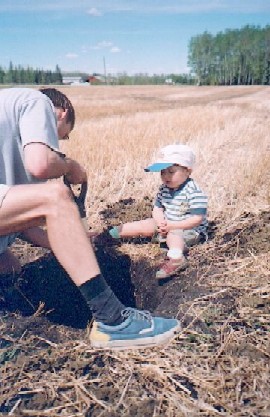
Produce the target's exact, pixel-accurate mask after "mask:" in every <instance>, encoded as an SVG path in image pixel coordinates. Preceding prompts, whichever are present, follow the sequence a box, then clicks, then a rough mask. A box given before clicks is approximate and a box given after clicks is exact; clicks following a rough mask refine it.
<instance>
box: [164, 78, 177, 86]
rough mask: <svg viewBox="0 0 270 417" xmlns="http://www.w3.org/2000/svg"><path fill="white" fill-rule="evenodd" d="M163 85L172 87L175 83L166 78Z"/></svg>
mask: <svg viewBox="0 0 270 417" xmlns="http://www.w3.org/2000/svg"><path fill="white" fill-rule="evenodd" d="M165 84H168V85H174V84H175V82H174V81H173V80H172V78H166V80H165Z"/></svg>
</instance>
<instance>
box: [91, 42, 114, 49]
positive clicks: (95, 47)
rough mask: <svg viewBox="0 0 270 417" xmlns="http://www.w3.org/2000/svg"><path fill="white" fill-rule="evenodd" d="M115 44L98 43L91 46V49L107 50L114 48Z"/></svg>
mask: <svg viewBox="0 0 270 417" xmlns="http://www.w3.org/2000/svg"><path fill="white" fill-rule="evenodd" d="M113 47H114V46H113V43H112V42H109V41H101V42H98V43H97V44H96V45H94V46H91V47H90V49H94V50H98V49H106V48H113Z"/></svg>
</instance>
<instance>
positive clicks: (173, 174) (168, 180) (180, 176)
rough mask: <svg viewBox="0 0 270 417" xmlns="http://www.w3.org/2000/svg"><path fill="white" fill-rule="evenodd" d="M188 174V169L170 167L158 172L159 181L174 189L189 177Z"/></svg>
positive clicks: (178, 166) (177, 166)
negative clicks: (159, 175)
mask: <svg viewBox="0 0 270 417" xmlns="http://www.w3.org/2000/svg"><path fill="white" fill-rule="evenodd" d="M190 172H191V171H190V169H188V168H186V167H182V166H180V165H172V166H171V167H169V168H166V169H163V170H162V171H161V172H160V174H161V180H162V182H163V184H165V185H166V186H167V187H169V188H172V189H176V188H178V187H179V186H180V185H181V184H183V183H184V182H185V181H186V179H187V178H188V177H189V176H190Z"/></svg>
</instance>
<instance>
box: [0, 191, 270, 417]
mask: <svg viewBox="0 0 270 417" xmlns="http://www.w3.org/2000/svg"><path fill="white" fill-rule="evenodd" d="M150 207H151V202H150V200H148V199H145V200H143V201H142V202H140V203H138V202H135V201H134V200H132V199H127V200H122V201H120V202H119V203H117V204H116V205H110V206H108V207H107V208H106V210H104V211H103V212H102V213H100V214H101V216H102V217H103V219H104V223H105V225H106V226H107V227H110V226H112V225H114V224H117V223H119V222H120V220H121V221H127V220H128V221H130V220H135V219H138V218H141V217H145V216H146V215H148V214H149V213H150ZM269 220H270V213H269V212H263V213H260V214H259V215H255V214H250V213H246V214H243V216H242V217H241V218H240V219H239V221H238V223H237V226H236V227H234V228H232V229H231V230H230V231H227V232H226V233H225V234H223V235H222V234H221V233H220V232H219V223H218V221H213V222H211V223H210V239H209V241H208V242H206V243H204V244H202V245H199V246H197V247H196V248H191V249H190V251H189V254H188V260H189V267H188V268H187V269H186V270H185V271H184V272H182V273H181V274H180V275H179V276H176V277H174V278H172V279H169V280H167V281H164V282H163V283H162V284H159V283H158V282H157V281H156V279H155V272H156V269H157V267H158V264H159V262H160V260H161V258H162V256H163V255H162V252H161V251H160V250H159V249H158V248H157V244H154V243H152V242H151V241H150V240H149V239H136V240H129V241H125V242H122V244H121V245H115V244H112V243H111V242H110V241H109V240H106V233H104V234H103V236H101V238H100V239H99V240H97V242H96V244H95V248H96V255H97V258H98V261H99V264H100V267H101V270H102V272H103V274H104V276H105V278H106V279H107V281H108V283H109V285H110V286H111V287H112V289H113V291H114V292H115V294H116V295H117V296H118V297H119V299H120V300H121V301H122V302H123V303H124V304H125V305H127V306H137V307H138V308H141V309H146V310H150V311H151V312H154V313H155V314H158V315H162V316H176V315H178V316H180V317H181V316H182V315H183V314H184V313H186V311H187V305H189V304H188V303H187V301H192V300H195V299H198V298H200V297H208V296H209V297H211V293H212V292H213V287H211V286H207V285H206V284H204V280H203V279H201V277H203V276H205V275H207V277H211V275H216V274H217V273H218V274H222V272H223V271H225V268H226V267H225V266H224V265H225V261H226V260H227V259H233V258H234V257H235V253H236V250H237V255H238V257H240V258H241V257H245V256H247V255H248V254H250V253H251V252H252V253H254V254H261V253H264V252H265V253H266V252H267V251H269ZM213 242H215V244H214V245H213ZM14 248H15V251H16V248H17V252H18V255H19V257H20V258H21V260H22V262H23V263H24V266H23V270H22V273H21V274H20V275H18V276H3V277H1V286H0V311H1V322H2V324H3V326H2V327H3V329H4V333H3V334H2V336H1V338H0V349H4V348H6V347H9V346H13V347H14V346H16V343H15V342H16V340H19V339H20V338H21V337H22V336H23V335H25V333H27V334H28V337H29V338H30V339H31V337H38V338H39V341H40V343H39V347H38V349H40V348H41V347H42V340H44V341H46V340H49V341H50V342H51V343H61V342H65V341H68V340H70V341H72V340H75V339H76V340H77V339H81V340H84V339H85V329H86V327H87V324H88V322H89V321H90V320H91V316H90V313H89V311H88V309H87V306H86V304H85V302H84V300H83V298H82V297H81V295H80V293H79V292H78V290H77V289H76V287H75V286H74V284H73V283H72V282H71V280H70V279H69V277H68V276H67V274H66V273H65V271H64V270H63V268H62V267H61V266H60V265H59V264H58V262H57V261H56V259H55V257H54V256H53V255H52V254H51V253H47V252H46V251H42V250H40V249H33V248H31V247H30V246H29V245H26V246H25V245H24V244H23V243H22V242H21V241H19V240H18V242H17V243H16V245H15V247H14ZM129 249H132V250H129ZM33 253H34V254H35V255H36V257H37V259H36V260H34V261H31V262H29V261H28V259H29V256H30V255H29V254H31V255H32V258H33ZM30 259H31V257H30ZM78 262H79V260H78ZM239 291H240V290H239ZM237 296H238V293H237V290H235V289H234V291H231V292H230V291H227V292H226V293H225V294H223V293H221V294H220V296H219V297H216V299H215V302H216V303H217V305H218V309H219V314H221V315H222V316H224V317H226V316H228V315H229V313H231V312H232V311H233V310H234V309H235V300H236V298H237ZM220 312H221V313H220ZM213 315H214V312H213ZM192 320H194V317H192V316H189V315H185V321H186V322H185V323H183V324H184V325H188V324H189V322H191V321H192ZM211 320H213V317H211V318H209V323H208V322H207V320H204V321H200V320H196V321H195V322H194V328H196V326H197V328H198V329H200V331H203V332H205V333H207V334H209V331H210V333H211V331H212V330H211ZM233 325H234V326H240V325H241V321H239V322H238V323H237V324H235V323H234V324H233ZM44 346H47V344H46V343H44ZM8 352H9V353H7V354H6V355H4V354H1V356H0V364H1V363H2V364H4V363H7V362H8V361H11V362H12V361H13V360H14V358H16V357H17V356H18V355H19V353H20V354H21V352H18V351H16V349H12V350H9V351H8ZM28 354H29V352H28ZM34 354H35V347H34V346H33V355H34ZM66 360H67V358H63V366H67V365H65V364H64V363H65V361H66ZM69 360H71V361H72V359H71V358H70V356H69ZM99 360H101V359H99V356H98V355H97V356H96V358H91V368H92V371H91V372H93V370H94V369H95V366H96V367H97V368H99V369H100V368H102V367H100V364H99V363H98V361H99ZM95 361H96V365H95ZM87 363H89V358H84V359H83V358H81V365H80V366H79V365H78V367H77V372H79V371H80V370H81V371H82V372H85V373H86V372H87V369H88V367H89V365H87ZM36 366H37V365H36ZM38 366H40V371H41V372H42V369H44V370H45V369H47V368H48V367H49V366H52V365H50V359H49V358H48V357H47V358H45V359H44V363H43V364H42V363H39V365H38ZM68 366H70V364H69V365H68ZM56 372H57V369H56ZM99 372H100V370H99ZM181 383H182V385H185V384H186V383H185V381H183V380H182V382H181ZM108 384H109V385H108V386H106V387H103V388H102V390H103V391H104V392H103V391H102V392H103V394H104V393H105V391H106V392H107V394H106V395H109V393H112V392H113V388H112V386H111V385H110V383H108ZM99 389H101V388H100V387H99ZM192 389H193V388H192ZM97 392H99V396H100V398H104V395H105V394H104V395H103V394H102V392H101V391H98V387H97ZM194 392H195V391H194ZM195 394H196V393H195ZM106 395H105V397H106ZM20 398H22V397H20ZM145 398H146V399H145V403H144V405H143V409H144V410H145V411H142V408H140V409H139V410H137V411H136V404H135V403H132V404H131V405H130V407H131V408H130V410H131V411H130V415H133V416H142V415H143V416H148V415H149V416H150V415H152V414H151V413H152V412H153V407H154V403H153V399H151V398H149V399H148V400H147V396H146V397H145ZM30 399H31V400H30ZM15 403H16V398H13V401H12V402H11V403H7V402H5V401H4V402H2V401H1V398H0V412H2V413H3V415H5V414H8V412H10V410H11V409H12V407H13V406H14V404H15ZM21 405H22V406H24V407H25V408H26V409H28V408H29V409H32V410H33V409H42V408H46V407H48V406H49V405H48V403H47V402H46V396H42V394H40V395H39V396H38V395H35V396H34V397H33V396H30V397H29V398H27V396H24V397H23V400H22V404H21ZM141 406H142V403H140V407H141ZM132 407H133V408H134V407H135V408H134V412H133V413H132ZM144 407H145V408H144ZM147 408H149V413H146V414H142V413H143V412H146V409H147ZM31 415H33V414H31ZM87 415H88V416H95V415H96V414H95V413H94V412H93V413H92V411H91V410H89V414H87ZM104 415H105V414H104ZM112 415H113V414H111V416H112ZM106 416H107V415H106Z"/></svg>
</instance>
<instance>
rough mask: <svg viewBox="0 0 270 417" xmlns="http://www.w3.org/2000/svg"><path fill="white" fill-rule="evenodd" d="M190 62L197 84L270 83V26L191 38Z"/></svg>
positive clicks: (252, 27) (228, 30)
mask: <svg viewBox="0 0 270 417" xmlns="http://www.w3.org/2000/svg"><path fill="white" fill-rule="evenodd" d="M188 65H189V67H190V68H191V74H192V75H194V76H195V77H196V79H197V84H199V85H200V84H204V85H253V84H265V85H266V84H268V85H269V84H270V26H266V27H265V28H260V27H258V26H250V25H247V26H244V27H243V28H242V29H233V30H232V29H227V30H226V31H225V32H219V33H217V35H211V34H210V33H208V32H207V31H206V32H204V33H203V34H201V35H197V36H194V37H192V38H191V40H190V43H189V56H188Z"/></svg>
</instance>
